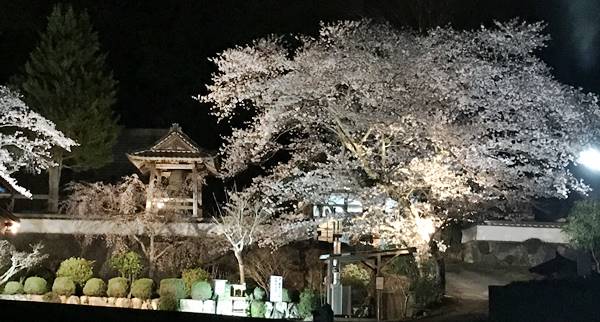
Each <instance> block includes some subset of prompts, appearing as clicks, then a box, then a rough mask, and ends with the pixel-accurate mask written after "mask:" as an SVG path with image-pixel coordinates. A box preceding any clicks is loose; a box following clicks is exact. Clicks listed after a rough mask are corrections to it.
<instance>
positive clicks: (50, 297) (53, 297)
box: [42, 292, 60, 303]
mask: <svg viewBox="0 0 600 322" xmlns="http://www.w3.org/2000/svg"><path fill="white" fill-rule="evenodd" d="M42 300H43V301H44V302H48V303H60V297H59V296H58V294H56V293H54V292H48V293H46V294H44V296H42Z"/></svg>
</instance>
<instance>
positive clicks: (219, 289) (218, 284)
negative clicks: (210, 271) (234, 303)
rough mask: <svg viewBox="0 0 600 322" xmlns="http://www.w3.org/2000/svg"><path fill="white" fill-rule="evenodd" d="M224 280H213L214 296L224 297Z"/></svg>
mask: <svg viewBox="0 0 600 322" xmlns="http://www.w3.org/2000/svg"><path fill="white" fill-rule="evenodd" d="M226 283H227V281H226V280H215V295H217V296H224V295H225V284H226Z"/></svg>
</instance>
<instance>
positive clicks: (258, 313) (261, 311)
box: [250, 301, 267, 318]
mask: <svg viewBox="0 0 600 322" xmlns="http://www.w3.org/2000/svg"><path fill="white" fill-rule="evenodd" d="M266 311H267V310H266V305H265V302H263V301H252V303H251V304H250V316H251V317H253V318H264V317H265V312H266Z"/></svg>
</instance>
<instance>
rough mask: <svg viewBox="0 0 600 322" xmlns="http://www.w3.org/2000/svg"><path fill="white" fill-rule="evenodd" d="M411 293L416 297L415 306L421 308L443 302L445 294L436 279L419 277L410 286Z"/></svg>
mask: <svg viewBox="0 0 600 322" xmlns="http://www.w3.org/2000/svg"><path fill="white" fill-rule="evenodd" d="M410 291H411V293H412V294H413V296H414V297H415V304H416V305H417V307H419V308H425V307H426V306H428V305H430V304H432V303H437V302H439V301H440V300H441V298H442V296H443V294H442V290H441V288H440V287H439V285H438V283H437V281H436V279H435V277H429V276H424V277H419V278H416V279H414V280H413V281H412V282H411V285H410Z"/></svg>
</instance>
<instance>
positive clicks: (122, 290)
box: [106, 277, 128, 297]
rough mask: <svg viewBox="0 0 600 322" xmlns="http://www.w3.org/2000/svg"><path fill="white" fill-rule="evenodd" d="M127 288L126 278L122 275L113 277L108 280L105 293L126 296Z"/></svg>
mask: <svg viewBox="0 0 600 322" xmlns="http://www.w3.org/2000/svg"><path fill="white" fill-rule="evenodd" d="M127 289H128V285H127V279H126V278H123V277H115V278H111V279H109V280H108V288H107V289H106V294H107V295H108V296H109V297H127V291H128V290H127Z"/></svg>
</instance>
